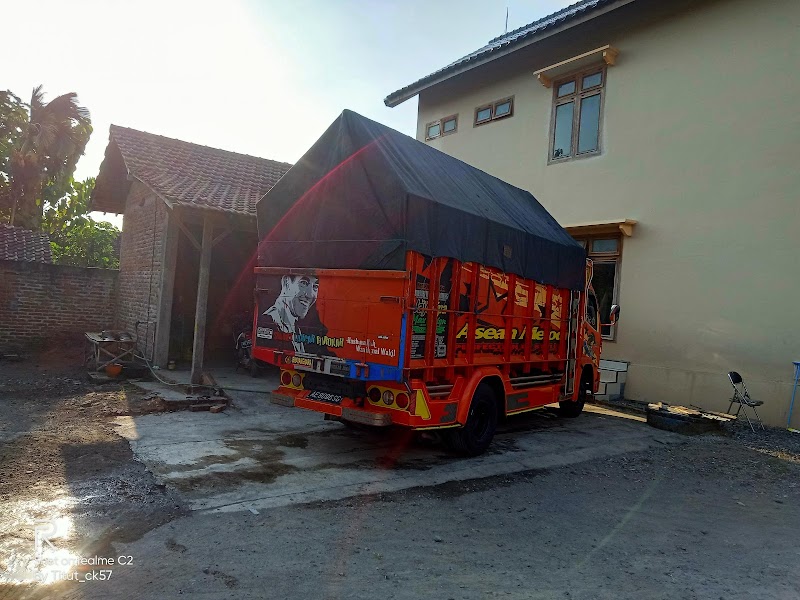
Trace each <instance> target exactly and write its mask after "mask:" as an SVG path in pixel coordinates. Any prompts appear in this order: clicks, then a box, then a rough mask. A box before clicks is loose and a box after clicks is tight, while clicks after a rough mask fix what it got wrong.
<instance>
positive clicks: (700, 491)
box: [0, 356, 800, 600]
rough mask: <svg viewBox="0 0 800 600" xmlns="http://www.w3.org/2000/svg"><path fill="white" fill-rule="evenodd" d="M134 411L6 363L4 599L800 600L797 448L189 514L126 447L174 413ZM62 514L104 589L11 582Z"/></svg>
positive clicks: (779, 436) (676, 449)
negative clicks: (140, 431) (122, 432)
mask: <svg viewBox="0 0 800 600" xmlns="http://www.w3.org/2000/svg"><path fill="white" fill-rule="evenodd" d="M141 396H142V394H140V393H138V392H136V391H135V389H134V388H126V387H124V386H120V385H118V384H112V385H111V386H105V387H98V386H92V385H89V384H88V383H87V382H86V381H85V379H84V375H83V372H82V371H80V370H78V369H75V368H73V367H70V366H69V365H68V364H64V363H63V362H62V363H58V362H57V361H55V360H54V357H53V356H51V357H44V358H42V359H41V360H39V361H24V362H20V363H7V362H4V361H0V407H1V408H2V418H1V419H0V444H2V445H0V577H2V579H0V581H1V582H4V583H2V584H0V598H70V599H83V598H86V599H90V598H103V599H105V598H133V597H136V598H154V599H155V598H158V599H162V598H178V597H184V596H185V595H193V596H199V597H203V598H311V599H313V598H325V599H328V598H366V597H371V598H373V597H381V598H427V597H438V598H442V599H447V598H454V599H461V598H465V599H466V598H490V597H501V598H519V599H522V598H526V599H527V598H568V599H575V598H586V599H596V598H609V599H611V598H613V599H618V598H637V599H640V598H676V599H678V598H680V599H684V598H713V599H715V600H716V599H718V598H720V599H721V598H724V599H728V598H733V599H739V598H741V599H745V598H747V599H750V598H787V599H788V598H797V597H800V544H798V543H797V541H796V537H797V531H798V529H799V528H800V435H795V434H790V433H788V432H785V431H782V430H768V431H767V432H765V433H758V434H755V435H754V434H752V433H751V432H750V431H749V429H746V430H745V429H743V428H741V427H737V428H734V429H733V430H732V431H731V432H730V434H729V435H727V436H719V435H716V436H702V437H692V438H685V441H684V442H683V443H680V444H677V445H666V444H665V445H664V446H663V448H657V449H656V450H651V451H648V452H638V453H628V454H622V455H618V456H614V457H611V458H606V459H602V460H592V461H587V462H580V463H575V464H570V465H565V466H563V467H558V468H553V469H549V470H538V471H527V472H523V473H519V474H515V475H510V476H499V477H489V478H484V479H475V480H469V481H459V482H451V483H448V484H444V485H437V486H431V487H423V488H415V489H411V490H405V491H401V492H395V493H387V494H380V495H372V496H360V497H356V498H350V499H346V500H341V501H332V502H324V503H316V504H305V505H294V506H285V507H279V508H274V509H269V510H265V511H261V512H259V514H253V513H251V512H247V511H242V512H229V513H217V512H210V511H194V512H189V511H188V509H187V508H186V504H185V502H184V500H183V499H182V496H181V492H180V491H178V490H173V489H172V488H170V487H165V486H162V485H159V484H158V483H157V482H156V480H155V479H154V478H153V475H152V474H151V473H149V472H148V471H147V470H146V469H145V467H144V465H142V464H141V463H139V462H137V461H136V460H135V459H134V457H133V455H132V453H131V451H130V448H129V446H128V443H127V441H125V440H123V439H122V438H120V437H119V436H117V434H116V433H114V430H113V428H112V420H113V419H114V418H115V417H117V416H120V415H125V414H143V413H148V412H153V411H159V410H163V409H162V407H161V406H160V405H159V403H158V402H157V401H153V400H142V399H141ZM581 418H590V416H588V415H587V416H584V417H581ZM642 426H643V427H644V426H645V425H642ZM608 443H612V444H613V443H614V442H613V440H608ZM54 514H56V515H61V516H63V517H64V518H66V519H69V520H70V521H71V522H72V525H73V533H72V534H71V537H69V539H68V540H66V542H68V543H69V545H70V547H71V549H72V550H73V551H76V552H77V553H78V554H80V555H82V556H88V555H95V554H96V555H100V556H105V557H117V558H119V557H120V556H127V557H131V558H130V559H129V560H128V562H129V563H130V564H124V565H116V566H114V568H113V574H112V575H113V578H112V579H111V580H108V581H95V582H87V583H74V582H63V583H58V584H53V585H48V586H45V585H36V584H32V583H30V582H27V583H26V582H25V581H24V578H22V577H18V578H17V579H15V576H14V573H17V574H19V573H21V572H23V571H24V568H25V567H26V564H23V563H24V560H23V559H22V558H21V557H23V556H27V555H30V550H31V548H30V546H31V544H32V543H33V542H32V538H33V535H32V531H31V527H32V524H33V523H34V522H36V521H37V520H41V519H45V518H47V519H52V518H53V515H54ZM66 542H65V543H66ZM86 572H90V571H89V570H87V569H84V570H83V573H84V574H85V573H86Z"/></svg>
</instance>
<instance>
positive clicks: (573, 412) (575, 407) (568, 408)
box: [558, 369, 592, 419]
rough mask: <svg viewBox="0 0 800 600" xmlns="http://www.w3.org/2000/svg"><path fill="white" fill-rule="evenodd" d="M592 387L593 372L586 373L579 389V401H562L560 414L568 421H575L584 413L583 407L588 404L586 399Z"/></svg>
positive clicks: (582, 377)
mask: <svg viewBox="0 0 800 600" xmlns="http://www.w3.org/2000/svg"><path fill="white" fill-rule="evenodd" d="M591 385H592V371H591V369H590V370H588V371H584V372H583V375H582V376H581V385H580V387H579V388H578V399H577V400H562V401H561V402H559V403H558V408H559V414H560V415H561V416H562V417H567V418H568V419H574V418H575V417H577V416H578V415H580V414H581V413H582V412H583V405H584V404H586V398H587V397H588V394H587V393H586V392H588V391H589V390H590V389H591Z"/></svg>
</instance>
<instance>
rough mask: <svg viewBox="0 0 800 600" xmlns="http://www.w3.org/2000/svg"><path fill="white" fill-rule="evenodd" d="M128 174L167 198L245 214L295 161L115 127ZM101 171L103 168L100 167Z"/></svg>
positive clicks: (114, 135)
mask: <svg viewBox="0 0 800 600" xmlns="http://www.w3.org/2000/svg"><path fill="white" fill-rule="evenodd" d="M111 142H113V143H115V144H116V145H117V147H118V148H119V150H120V153H121V154H122V159H123V161H124V162H125V166H126V167H127V169H128V172H129V173H130V174H131V175H132V176H133V177H135V178H136V179H139V180H141V181H142V182H143V183H144V184H145V185H147V186H148V187H150V188H151V189H152V190H153V191H154V192H156V193H157V194H158V195H160V196H161V197H162V198H163V199H164V200H166V201H167V202H169V203H170V204H173V205H178V204H184V205H192V206H197V207H202V208H209V209H213V210H221V211H225V212H232V213H238V214H243V215H252V216H254V215H255V214H256V202H258V199H259V198H261V196H263V195H264V194H265V193H266V192H267V191H269V190H270V188H272V186H273V185H275V183H276V182H277V181H278V179H280V178H281V177H282V176H283V174H284V173H286V171H288V170H289V169H290V168H291V166H292V165H290V164H288V163H283V162H278V161H274V160H268V159H265V158H258V157H256V156H248V155H247V154H239V153H237V152H230V151H228V150H220V149H218V148H210V147H208V146H201V145H199V144H192V143H189V142H183V141H181V140H175V139H172V138H166V137H163V136H160V135H154V134H152V133H145V132H143V131H137V130H135V129H129V128H127V127H120V126H118V125H112V126H111ZM101 171H102V168H101Z"/></svg>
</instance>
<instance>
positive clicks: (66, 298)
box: [0, 260, 119, 352]
mask: <svg viewBox="0 0 800 600" xmlns="http://www.w3.org/2000/svg"><path fill="white" fill-rule="evenodd" d="M118 275H119V272H118V271H116V270H111V269H94V268H88V269H87V268H83V267H68V266H64V265H52V264H46V263H37V262H24V261H10V260H2V261H0V351H7V352H13V351H17V350H25V349H30V348H31V347H34V346H41V345H44V344H45V343H47V342H48V341H52V342H56V341H60V340H63V339H64V338H71V337H75V336H79V335H81V334H82V333H83V332H85V331H100V330H103V329H108V328H109V327H111V326H112V324H113V320H114V317H113V315H114V303H115V298H116V285H117V276H118Z"/></svg>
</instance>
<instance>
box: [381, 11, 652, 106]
mask: <svg viewBox="0 0 800 600" xmlns="http://www.w3.org/2000/svg"><path fill="white" fill-rule="evenodd" d="M635 1H636V0H617V2H613V3H611V4H607V5H606V6H604V7H602V8H597V9H595V10H594V11H592V12H590V13H589V14H585V15H582V16H579V17H575V18H573V19H570V20H569V21H567V22H566V23H564V24H562V25H559V26H556V27H552V28H550V27H548V28H546V29H545V30H543V31H542V32H541V33H538V34H534V35H532V36H531V37H530V38H527V39H524V40H523V41H521V42H519V43H513V42H512V43H510V44H509V45H508V47H506V48H500V49H497V50H488V51H487V52H486V56H484V57H481V58H475V59H474V60H470V61H467V62H465V64H464V65H463V66H459V67H456V68H455V69H454V70H452V71H445V72H443V73H440V74H439V75H437V76H436V77H433V78H432V79H429V80H428V79H427V78H423V79H421V80H420V81H419V82H417V83H416V84H412V86H411V87H409V88H407V89H405V88H404V89H401V90H398V91H396V92H394V93H392V94H389V95H388V96H386V98H384V100H383V103H384V104H385V105H386V106H388V107H389V108H394V107H395V106H397V105H399V104H402V103H403V102H405V101H406V100H409V99H411V98H413V97H414V96H416V95H417V94H419V93H420V92H422V91H423V90H426V89H428V88H430V87H433V86H435V85H438V84H440V83H442V82H443V81H447V80H448V79H452V78H453V77H455V76H456V75H461V74H463V73H465V72H467V71H469V70H471V69H475V68H477V67H480V66H482V65H485V64H486V63H489V62H491V61H493V60H497V59H498V58H503V57H504V56H507V55H509V54H511V53H512V52H516V51H517V50H520V49H522V48H525V47H527V46H531V45H533V44H535V43H538V42H540V41H542V40H544V39H546V38H549V37H552V36H554V35H558V34H559V33H563V32H564V31H567V30H568V29H572V28H573V27H576V26H578V25H581V24H583V23H586V22H587V21H591V20H592V19H595V18H597V17H599V16H601V15H604V14H606V13H609V12H611V11H612V10H616V9H618V8H621V7H623V6H625V5H626V4H630V3H632V2H635Z"/></svg>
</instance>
